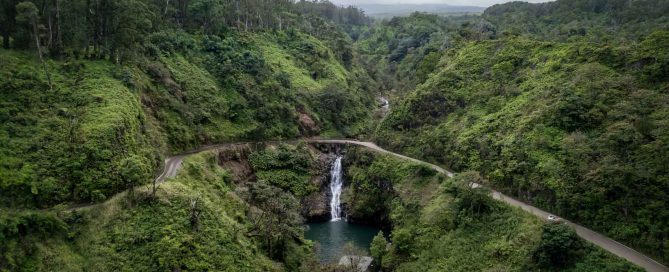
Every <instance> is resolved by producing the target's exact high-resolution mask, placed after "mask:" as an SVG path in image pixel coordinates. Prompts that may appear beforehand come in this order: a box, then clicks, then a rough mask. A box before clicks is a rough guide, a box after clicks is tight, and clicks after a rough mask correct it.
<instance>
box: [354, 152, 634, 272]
mask: <svg viewBox="0 0 669 272" xmlns="http://www.w3.org/2000/svg"><path fill="white" fill-rule="evenodd" d="M348 154H349V155H348V156H347V164H350V165H351V167H350V168H349V170H348V171H347V174H348V175H349V177H351V178H352V180H351V187H350V188H349V189H348V190H349V192H347V193H348V194H351V195H352V196H350V197H349V198H348V199H347V202H346V203H347V205H350V206H352V207H351V208H350V209H351V211H353V212H354V211H356V210H357V209H358V208H359V207H357V206H358V205H367V203H361V202H356V201H351V200H352V199H355V198H360V197H367V198H378V199H381V200H382V203H383V204H382V205H385V208H386V209H387V215H388V216H389V220H390V223H391V224H392V227H393V228H392V232H391V234H390V240H391V241H392V244H391V246H390V248H388V249H386V242H385V238H383V235H377V237H375V238H374V241H373V242H372V246H371V252H372V255H373V256H374V257H375V258H376V260H377V261H379V260H380V261H381V266H382V268H383V269H384V270H387V271H442V270H445V269H447V270H449V271H483V270H493V271H641V270H640V269H639V268H637V267H633V266H631V265H629V264H628V263H626V262H625V261H623V260H621V259H618V258H616V257H614V256H612V255H610V254H608V253H605V252H603V251H602V250H601V249H598V248H595V247H594V246H592V245H590V244H587V243H586V242H584V241H582V240H580V238H578V237H577V236H576V233H575V232H574V230H573V229H570V228H569V227H567V226H565V225H561V224H553V223H543V222H542V221H541V220H540V219H538V218H536V217H535V216H533V215H531V214H528V213H526V212H524V211H522V210H520V209H512V208H510V207H508V206H506V205H504V204H502V203H501V202H497V201H495V200H493V199H492V198H490V197H489V196H488V191H487V190H485V189H481V188H477V189H473V188H471V187H470V186H469V184H470V182H479V183H480V182H482V181H481V177H480V176H479V175H478V173H476V172H467V173H463V174H460V175H458V176H456V177H455V178H454V179H445V178H444V177H443V176H441V175H437V174H436V172H434V171H425V170H426V167H425V166H423V165H417V164H413V163H408V162H404V161H400V160H399V159H396V158H393V157H389V156H388V155H378V154H377V153H372V152H370V151H365V150H362V149H357V148H356V149H353V150H349V153H348ZM427 169H429V168H427ZM382 181H383V182H382ZM556 256H560V257H559V258H558V257H556Z"/></svg>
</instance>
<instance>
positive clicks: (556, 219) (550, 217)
mask: <svg viewBox="0 0 669 272" xmlns="http://www.w3.org/2000/svg"><path fill="white" fill-rule="evenodd" d="M546 219H548V222H555V223H558V222H562V219H560V217H557V216H555V215H552V214H549V215H548V217H547V218H546Z"/></svg>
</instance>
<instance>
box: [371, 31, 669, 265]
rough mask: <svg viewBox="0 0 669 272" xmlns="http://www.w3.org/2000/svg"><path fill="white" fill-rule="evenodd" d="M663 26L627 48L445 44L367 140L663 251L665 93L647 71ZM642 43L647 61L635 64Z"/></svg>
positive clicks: (653, 65)
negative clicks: (431, 68)
mask: <svg viewBox="0 0 669 272" xmlns="http://www.w3.org/2000/svg"><path fill="white" fill-rule="evenodd" d="M663 33H664V32H658V33H655V34H653V35H650V36H648V37H647V38H645V39H644V40H643V41H642V42H640V43H639V46H636V47H635V48H630V47H627V46H617V45H607V44H604V45H602V44H594V43H588V42H571V43H553V42H542V41H536V40H531V39H527V38H524V37H516V38H506V39H501V40H495V41H487V42H477V43H471V44H469V45H468V46H465V47H463V48H460V49H457V50H450V51H447V52H445V53H444V57H443V58H442V61H441V63H440V65H439V66H438V68H437V71H436V72H435V73H433V74H432V76H431V77H430V78H429V79H428V80H427V81H426V82H425V83H424V84H423V85H421V86H419V87H418V88H417V89H416V90H415V91H414V92H412V93H410V94H408V95H407V96H406V97H405V98H404V99H403V100H402V101H399V102H397V103H395V104H394V108H393V111H392V112H391V113H390V114H389V116H388V117H387V118H386V119H385V120H384V121H383V123H382V124H381V126H380V127H379V129H378V131H377V135H376V139H378V141H379V142H380V143H381V144H383V145H387V146H389V147H390V148H393V149H397V150H402V151H403V153H405V154H408V155H412V156H416V157H422V158H425V159H427V160H431V161H435V162H439V163H444V164H446V165H447V166H448V167H449V168H451V169H454V170H455V171H468V170H475V171H479V172H480V173H481V175H482V176H483V177H485V178H486V179H488V180H490V184H491V186H492V187H494V188H497V189H500V190H503V191H508V192H511V193H512V194H514V195H515V196H517V197H520V198H521V199H523V200H524V201H528V202H531V203H534V204H535V205H538V206H540V207H543V208H545V209H547V210H551V211H554V212H556V213H559V214H562V215H564V216H567V217H569V218H570V219H573V220H575V221H577V222H581V223H584V224H585V225H588V226H590V227H592V228H594V229H596V230H598V231H601V232H604V233H605V234H607V235H609V236H611V237H612V238H614V239H616V240H619V241H622V242H624V243H626V244H628V245H631V246H634V247H636V248H639V249H641V250H642V251H644V252H647V253H649V254H652V255H655V256H657V257H658V258H660V259H666V257H667V253H666V248H663V247H664V246H663V245H664V244H665V243H666V238H665V237H666V233H668V231H669V229H667V227H666V226H665V225H666V224H663V223H660V222H664V221H667V220H665V219H659V220H658V218H668V217H667V216H669V214H668V213H666V212H664V209H658V208H657V207H661V206H666V205H667V203H666V201H665V200H666V199H669V198H667V196H666V194H665V193H664V191H665V190H662V189H659V188H665V187H666V180H667V171H666V167H664V165H665V164H666V163H664V162H666V161H667V160H668V159H669V157H667V154H666V152H664V151H663V150H666V148H665V147H666V146H667V145H669V142H668V141H667V139H666V137H665V136H662V135H665V134H666V133H665V129H664V128H663V127H664V125H663V124H664V123H666V122H667V118H666V116H667V110H666V107H664V106H663V105H664V104H666V103H667V101H668V100H667V99H669V97H668V96H667V94H666V92H664V91H663V90H664V89H666V80H665V81H664V82H660V81H658V78H657V77H655V76H649V75H650V74H655V73H658V74H663V75H664V78H667V77H666V75H665V74H666V73H665V72H663V71H664V68H662V67H664V66H663V65H664V64H662V63H665V62H666V60H665V58H664V56H665V55H666V52H665V51H666V50H665V49H663V48H658V47H653V46H652V45H651V44H655V45H656V44H657V42H658V41H659V40H662V39H663V38H662V37H664V34H663ZM644 44H645V46H644ZM645 47H647V48H648V49H643V48H645ZM650 48H653V49H650ZM647 50H652V51H653V52H654V53H653V54H654V55H655V56H658V57H657V58H650V57H648V58H645V59H646V61H641V62H640V61H639V59H643V57H639V56H640V55H642V54H644V53H642V52H648V51H647ZM621 52H629V53H627V54H621ZM640 63H644V64H645V65H641V64H640ZM651 71H653V72H651ZM649 154H653V155H652V156H650V155H649ZM649 199H652V201H647V200H649ZM651 211H652V212H651Z"/></svg>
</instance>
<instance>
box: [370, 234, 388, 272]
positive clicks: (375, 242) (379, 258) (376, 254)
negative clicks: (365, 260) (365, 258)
mask: <svg viewBox="0 0 669 272" xmlns="http://www.w3.org/2000/svg"><path fill="white" fill-rule="evenodd" d="M387 245H388V241H387V240H386V237H385V236H383V231H379V233H378V234H377V235H376V236H374V239H372V244H371V245H369V251H370V253H371V254H372V258H374V262H375V263H376V265H377V267H380V266H381V265H382V264H383V255H385V254H386V247H387Z"/></svg>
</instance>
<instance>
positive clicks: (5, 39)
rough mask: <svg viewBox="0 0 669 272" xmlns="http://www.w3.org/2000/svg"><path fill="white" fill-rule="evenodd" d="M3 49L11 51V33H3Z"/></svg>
mask: <svg viewBox="0 0 669 272" xmlns="http://www.w3.org/2000/svg"><path fill="white" fill-rule="evenodd" d="M2 47H4V48H5V49H9V31H8V30H5V31H3V32H2Z"/></svg>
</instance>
